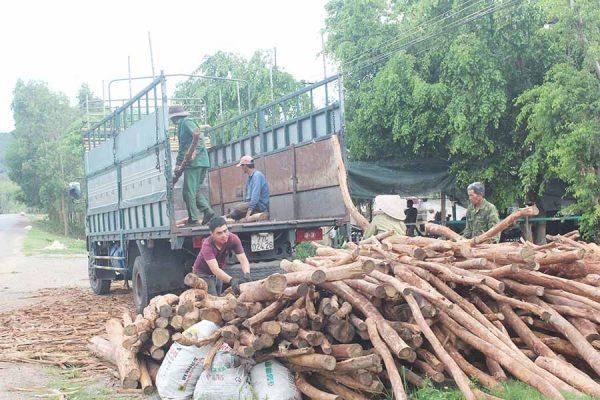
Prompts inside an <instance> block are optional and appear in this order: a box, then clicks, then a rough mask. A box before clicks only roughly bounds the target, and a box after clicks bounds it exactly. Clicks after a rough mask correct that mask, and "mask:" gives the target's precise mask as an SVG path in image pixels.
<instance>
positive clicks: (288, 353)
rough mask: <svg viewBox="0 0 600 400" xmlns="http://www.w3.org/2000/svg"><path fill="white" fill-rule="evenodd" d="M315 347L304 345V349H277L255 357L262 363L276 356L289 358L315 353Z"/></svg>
mask: <svg viewBox="0 0 600 400" xmlns="http://www.w3.org/2000/svg"><path fill="white" fill-rule="evenodd" d="M314 353H315V349H313V348H312V347H304V348H302V349H292V350H277V351H272V352H269V353H264V354H259V355H257V356H256V357H254V361H255V362H256V363H261V362H264V361H268V360H272V359H274V358H287V357H295V356H302V355H307V354H314Z"/></svg>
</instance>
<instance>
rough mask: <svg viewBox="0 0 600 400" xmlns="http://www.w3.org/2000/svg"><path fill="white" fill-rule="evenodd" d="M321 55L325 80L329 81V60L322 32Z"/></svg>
mask: <svg viewBox="0 0 600 400" xmlns="http://www.w3.org/2000/svg"><path fill="white" fill-rule="evenodd" d="M321 55H322V56H323V79H327V59H326V57H325V38H324V37H323V31H321Z"/></svg>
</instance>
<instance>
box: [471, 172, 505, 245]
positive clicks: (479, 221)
mask: <svg viewBox="0 0 600 400" xmlns="http://www.w3.org/2000/svg"><path fill="white" fill-rule="evenodd" d="M467 194H468V195H469V202H470V203H471V204H469V207H467V226H466V228H465V230H464V231H463V233H462V236H464V237H465V238H467V239H471V238H474V237H476V236H479V235H481V234H482V233H484V232H487V231H488V230H489V229H490V228H491V227H493V226H494V225H496V224H497V223H498V222H500V217H499V216H498V210H497V209H496V206H495V205H493V204H492V203H490V202H489V201H487V200H486V199H485V186H484V184H483V183H481V182H473V183H471V184H470V185H469V186H467ZM499 241H500V234H499V233H498V234H497V235H496V236H494V237H493V238H492V239H491V242H492V243H498V242H499Z"/></svg>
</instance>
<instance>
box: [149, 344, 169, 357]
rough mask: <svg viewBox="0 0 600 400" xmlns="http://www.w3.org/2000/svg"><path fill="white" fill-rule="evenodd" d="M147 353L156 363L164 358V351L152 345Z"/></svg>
mask: <svg viewBox="0 0 600 400" xmlns="http://www.w3.org/2000/svg"><path fill="white" fill-rule="evenodd" d="M148 353H150V357H152V359H153V360H156V361H161V360H163V359H164V358H165V354H166V353H165V349H163V348H162V347H156V346H154V345H152V346H150V348H149V349H148Z"/></svg>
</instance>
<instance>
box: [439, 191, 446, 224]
mask: <svg viewBox="0 0 600 400" xmlns="http://www.w3.org/2000/svg"><path fill="white" fill-rule="evenodd" d="M440 213H441V214H442V215H441V221H440V222H441V223H442V225H446V193H444V192H442V207H441V209H440Z"/></svg>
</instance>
